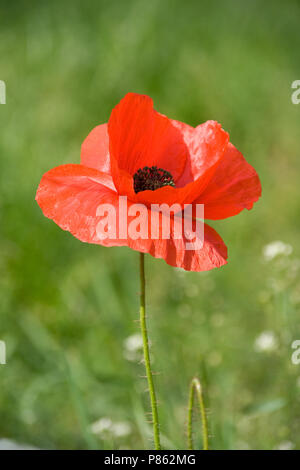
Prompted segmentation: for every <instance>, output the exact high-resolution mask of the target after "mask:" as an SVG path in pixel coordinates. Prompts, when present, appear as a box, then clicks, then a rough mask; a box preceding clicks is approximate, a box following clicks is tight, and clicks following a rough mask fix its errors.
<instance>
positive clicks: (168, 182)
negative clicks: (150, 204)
mask: <svg viewBox="0 0 300 470" xmlns="http://www.w3.org/2000/svg"><path fill="white" fill-rule="evenodd" d="M163 186H173V187H175V183H174V180H173V176H172V175H171V173H170V172H169V171H167V170H163V169H162V168H157V166H151V167H148V166H144V168H140V169H139V170H138V171H137V172H136V173H135V174H134V175H133V187H134V191H135V192H136V193H139V192H140V191H146V190H147V189H148V190H150V191H155V190H156V189H158V188H162V187H163Z"/></svg>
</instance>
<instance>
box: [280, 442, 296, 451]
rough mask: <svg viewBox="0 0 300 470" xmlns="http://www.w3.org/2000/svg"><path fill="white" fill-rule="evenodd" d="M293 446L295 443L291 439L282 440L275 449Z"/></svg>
mask: <svg viewBox="0 0 300 470" xmlns="http://www.w3.org/2000/svg"><path fill="white" fill-rule="evenodd" d="M294 447H295V444H294V443H293V442H291V441H282V442H280V444H278V447H277V449H278V450H293V449H294Z"/></svg>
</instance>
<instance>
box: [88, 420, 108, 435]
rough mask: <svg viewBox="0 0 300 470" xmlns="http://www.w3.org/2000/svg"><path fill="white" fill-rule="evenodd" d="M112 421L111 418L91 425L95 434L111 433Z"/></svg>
mask: <svg viewBox="0 0 300 470" xmlns="http://www.w3.org/2000/svg"><path fill="white" fill-rule="evenodd" d="M112 424H113V423H112V420H111V419H110V418H100V419H98V421H95V422H94V423H93V424H92V425H91V431H92V433H93V434H105V433H107V432H109V431H111V427H112Z"/></svg>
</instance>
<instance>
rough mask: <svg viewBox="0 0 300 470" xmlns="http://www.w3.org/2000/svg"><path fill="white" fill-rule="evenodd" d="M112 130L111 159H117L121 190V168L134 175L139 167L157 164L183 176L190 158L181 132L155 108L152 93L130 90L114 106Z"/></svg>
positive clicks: (115, 175)
mask: <svg viewBox="0 0 300 470" xmlns="http://www.w3.org/2000/svg"><path fill="white" fill-rule="evenodd" d="M108 133H109V146H110V154H111V160H112V161H113V160H114V161H115V164H114V165H112V174H113V178H114V181H115V183H116V186H117V187H118V189H119V186H120V185H119V178H120V175H119V174H118V171H119V170H121V171H123V172H125V173H126V174H127V175H131V176H133V175H134V173H135V172H136V171H137V170H138V169H139V168H143V167H145V166H149V167H151V166H157V167H159V168H163V169H164V170H167V171H169V172H170V173H171V174H172V176H173V178H174V180H175V181H176V180H177V179H178V178H179V176H180V175H181V173H182V171H183V169H184V166H185V161H186V158H187V149H186V146H185V144H184V142H183V138H182V136H181V133H180V132H179V131H178V129H176V128H175V127H174V126H173V125H172V122H171V121H170V120H169V119H168V118H167V117H166V116H163V115H161V114H159V113H157V112H156V111H155V110H154V109H153V102H152V100H151V98H149V97H148V96H145V95H138V94H135V93H128V94H127V95H126V96H125V97H124V98H123V99H122V100H121V101H120V103H119V104H118V105H117V106H116V107H115V108H114V109H113V111H112V113H111V116H110V119H109V122H108ZM123 176H124V174H123ZM125 178H126V176H125Z"/></svg>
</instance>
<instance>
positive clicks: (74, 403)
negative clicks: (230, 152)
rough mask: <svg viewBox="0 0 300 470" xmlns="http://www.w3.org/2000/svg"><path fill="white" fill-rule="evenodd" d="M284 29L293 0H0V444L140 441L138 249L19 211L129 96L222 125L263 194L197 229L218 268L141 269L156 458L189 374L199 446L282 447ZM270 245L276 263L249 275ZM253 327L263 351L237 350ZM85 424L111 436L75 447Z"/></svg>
mask: <svg viewBox="0 0 300 470" xmlns="http://www.w3.org/2000/svg"><path fill="white" fill-rule="evenodd" d="M299 19H300V4H299V2H298V1H292V0H291V1H289V2H286V3H284V2H281V1H279V0H278V1H277V0H276V1H275V0H274V1H272V2H262V1H258V0H256V1H255V0H254V1H251V2H241V1H237V0H236V1H234V0H229V1H226V2H224V1H221V0H220V1H216V0H212V1H210V2H199V1H188V2H182V1H181V0H165V1H163V2H162V1H158V0H153V1H151V2H147V1H142V0H129V1H126V2H125V1H121V0H119V1H108V0H107V1H88V2H81V1H79V0H75V1H72V2H68V1H63V0H60V1H52V2H33V1H26V2H25V1H18V2H11V1H6V0H2V1H1V4H0V79H1V80H4V81H5V82H6V87H7V104H6V105H0V128H1V132H0V155H1V159H0V166H1V168H0V169H1V171H0V191H1V197H0V218H1V226H0V227H1V228H0V231H1V233H0V243H1V244H0V296H1V306H0V339H2V340H5V341H6V344H7V365H5V366H4V365H2V366H0V437H5V438H11V439H14V440H16V441H20V442H26V443H28V444H31V445H35V446H38V447H41V448H57V449H62V448H72V449H77V448H149V446H151V438H150V435H151V429H150V427H149V424H147V422H146V420H145V412H147V411H149V404H148V397H147V394H145V393H144V390H145V388H146V383H145V380H144V379H143V378H140V377H139V376H140V375H143V374H144V370H143V365H141V364H139V363H138V360H137V359H138V358H132V357H128V351H127V352H126V347H125V343H124V342H125V340H126V338H128V337H129V336H131V335H133V334H135V333H137V332H138V324H137V323H136V320H137V318H138V295H137V293H138V289H139V287H138V256H137V253H136V252H133V251H131V250H129V249H126V248H110V249H108V248H102V247H99V246H88V245H85V244H82V243H80V242H79V241H78V240H76V239H75V238H73V237H72V236H71V235H70V234H69V233H66V232H63V231H62V230H60V229H59V228H58V227H57V226H56V225H55V224H54V223H53V222H50V221H49V220H47V219H46V218H44V217H43V215H42V213H41V211H40V209H39V208H38V206H37V204H36V203H35V201H34V197H35V191H36V188H37V186H38V183H39V180H40V178H41V176H42V174H43V173H44V172H45V171H47V170H48V169H50V168H51V167H54V166H57V165H61V164H63V163H77V162H79V155H80V145H81V143H82V141H83V139H84V138H85V137H86V135H87V134H88V132H89V131H90V130H91V129H92V128H93V127H94V126H95V125H97V124H99V123H102V122H105V121H107V119H108V117H109V114H110V111H111V109H112V107H113V106H115V105H116V103H117V102H118V101H119V100H120V99H121V97H122V96H123V95H125V93H127V92H128V91H135V92H140V93H145V94H148V95H150V96H151V97H152V98H153V99H154V103H155V106H156V108H157V109H158V110H159V111H160V112H162V113H164V114H166V115H168V116H170V117H172V118H175V119H179V120H181V121H185V122H187V123H189V124H191V125H197V124H198V123H200V122H202V121H205V120H207V119H215V120H218V121H219V122H221V123H222V126H223V127H224V129H226V130H227V131H228V132H229V133H230V136H231V141H232V142H233V143H234V144H235V145H236V146H237V147H238V148H239V149H240V150H241V151H242V152H243V153H244V155H245V156H246V158H247V160H248V161H249V162H250V163H251V164H253V165H254V166H255V168H256V169H257V171H258V173H259V175H260V177H261V180H262V186H263V197H262V199H261V200H260V202H259V203H257V204H256V205H255V207H254V209H253V210H252V211H251V212H247V211H246V212H243V213H242V214H240V215H239V216H237V217H234V218H232V219H227V220H224V221H218V222H216V223H213V225H214V227H215V228H216V229H217V230H218V232H219V233H220V234H221V235H222V237H223V238H224V240H225V242H226V244H227V245H228V248H229V264H228V265H227V266H226V267H224V268H222V269H219V270H214V271H212V272H209V273H200V274H196V273H182V272H179V271H178V270H174V269H172V268H170V267H169V266H167V265H166V264H165V263H164V262H163V261H160V260H154V259H153V258H151V257H147V259H146V261H147V266H146V267H147V281H148V284H147V288H148V290H147V294H148V297H147V300H148V320H149V325H150V336H151V338H152V354H153V361H154V369H155V370H156V371H158V372H160V375H158V376H157V377H156V384H157V389H158V396H159V400H160V404H161V405H160V410H159V411H160V416H161V422H162V424H161V428H162V432H163V435H164V445H165V447H167V448H172V447H178V448H185V446H186V444H185V442H186V436H185V432H184V426H185V423H186V406H187V397H188V384H189V381H190V379H191V378H192V376H193V375H194V374H197V375H198V376H199V377H200V378H201V380H202V382H203V386H204V391H205V398H206V403H207V405H208V408H209V422H210V430H211V439H210V443H211V447H212V448H214V449H239V448H251V449H254V448H258V449H273V448H278V447H284V446H286V447H294V448H298V449H299V448H300V424H299V423H300V420H299V414H300V393H299V392H300V389H299V387H300V381H299V377H300V365H298V366H297V365H293V364H292V362H291V353H292V349H291V343H292V341H293V340H295V339H300V328H299V303H300V284H299V261H298V260H299V243H298V242H299V229H300V219H299V209H300V199H299V170H300V159H299V124H300V105H298V106H297V105H293V104H292V102H291V91H292V90H291V83H292V82H293V81H294V80H296V79H300V69H299V50H300V36H299ZM273 240H283V241H284V242H286V243H289V244H291V245H292V246H293V248H294V250H293V253H292V254H291V255H290V256H288V257H277V258H276V259H274V260H273V261H270V262H264V260H263V257H262V249H263V247H264V246H265V245H266V244H268V243H270V242H272V241H273ZM265 331H271V333H272V335H273V339H274V338H275V339H276V341H275V340H274V341H275V343H276V347H274V348H273V350H272V351H270V350H264V349H263V348H261V349H259V348H258V349H257V348H255V344H256V343H255V341H256V340H257V338H258V337H260V335H261V334H262V332H265ZM273 346H274V345H273ZM269 349H270V348H269ZM104 417H105V418H109V419H110V420H111V421H112V422H113V423H118V422H122V423H123V424H124V422H125V423H129V425H130V432H123V433H122V432H119V433H118V432H115V433H113V432H110V431H109V430H108V431H107V432H99V433H98V434H97V433H96V434H95V433H92V432H91V424H92V423H94V422H95V421H98V420H99V419H103V418H104ZM100 427H101V426H100ZM102 427H103V421H102ZM104 427H105V426H104ZM123 431H124V429H123ZM127 431H128V430H127ZM125 434H126V435H125ZM196 440H197V443H198V446H200V445H201V442H200V441H201V438H200V436H196Z"/></svg>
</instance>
